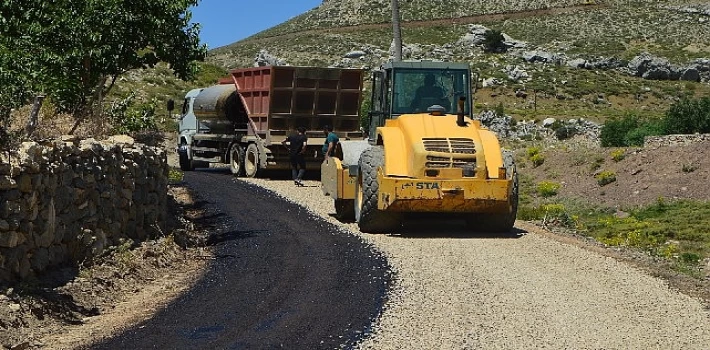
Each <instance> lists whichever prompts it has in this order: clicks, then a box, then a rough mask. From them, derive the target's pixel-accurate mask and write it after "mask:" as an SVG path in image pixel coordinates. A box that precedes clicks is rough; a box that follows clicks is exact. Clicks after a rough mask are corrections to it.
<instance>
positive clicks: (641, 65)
mask: <svg viewBox="0 0 710 350" xmlns="http://www.w3.org/2000/svg"><path fill="white" fill-rule="evenodd" d="M628 68H629V69H630V70H631V73H632V74H633V75H635V76H637V77H642V78H644V79H653V80H663V79H668V78H670V76H671V64H670V62H669V61H668V60H667V59H665V58H661V57H656V56H653V55H651V54H650V53H648V52H644V53H641V54H640V55H638V56H636V57H634V58H633V59H632V60H631V61H630V62H629V64H628Z"/></svg>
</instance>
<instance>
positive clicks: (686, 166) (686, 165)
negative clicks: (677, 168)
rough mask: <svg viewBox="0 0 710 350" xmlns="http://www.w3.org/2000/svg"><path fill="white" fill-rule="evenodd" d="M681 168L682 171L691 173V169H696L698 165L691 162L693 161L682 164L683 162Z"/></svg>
mask: <svg viewBox="0 0 710 350" xmlns="http://www.w3.org/2000/svg"><path fill="white" fill-rule="evenodd" d="M681 170H682V171H683V172H684V173H692V172H693V171H695V170H698V165H697V164H695V163H693V162H690V163H684V164H683V167H682V168H681Z"/></svg>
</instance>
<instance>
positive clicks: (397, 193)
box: [321, 62, 518, 233]
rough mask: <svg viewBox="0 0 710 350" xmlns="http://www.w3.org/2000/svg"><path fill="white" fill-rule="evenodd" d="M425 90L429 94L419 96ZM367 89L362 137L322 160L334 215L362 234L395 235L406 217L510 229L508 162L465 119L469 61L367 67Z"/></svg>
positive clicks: (512, 208)
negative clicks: (366, 128)
mask: <svg viewBox="0 0 710 350" xmlns="http://www.w3.org/2000/svg"><path fill="white" fill-rule="evenodd" d="M427 85H428V87H427V88H420V86H427ZM427 89H428V90H430V91H433V92H434V94H433V95H432V94H430V95H428V96H427V95H426V94H424V93H420V92H422V91H425V90H427ZM371 93H372V100H371V110H370V112H369V113H368V117H369V121H370V127H369V132H368V135H367V140H364V141H356V140H352V141H347V140H346V141H342V142H340V144H339V147H338V148H337V150H336V155H335V156H333V157H330V158H329V159H327V160H326V161H324V162H323V163H322V164H321V181H322V189H323V193H324V194H325V195H327V196H330V197H332V198H333V199H334V204H335V214H336V217H338V218H340V219H343V220H352V219H354V220H355V221H356V222H357V223H358V226H359V228H360V230H361V231H363V232H369V233H388V232H392V231H396V230H397V229H398V228H400V227H401V225H402V222H403V221H405V220H407V219H408V218H411V217H413V216H415V217H428V218H437V217H439V218H447V219H450V218H456V219H463V220H465V222H466V224H467V225H468V226H469V227H471V228H473V229H475V230H482V231H490V232H504V231H509V230H510V229H512V227H513V224H514V222H515V216H516V213H517V207H518V175H517V171H516V168H515V162H514V159H513V155H512V153H510V152H508V151H503V150H502V149H501V146H500V144H499V141H498V139H497V137H496V135H495V133H493V132H492V131H490V130H488V129H486V128H485V127H484V126H482V125H481V123H480V122H479V121H478V120H474V119H472V118H471V117H470V116H471V113H472V103H471V100H472V99H471V96H472V89H471V72H470V68H469V65H468V64H466V63H446V62H390V63H387V64H385V65H383V67H382V68H381V69H379V70H376V71H374V73H373V76H372V91H371Z"/></svg>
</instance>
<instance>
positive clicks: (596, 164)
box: [589, 156, 604, 171]
mask: <svg viewBox="0 0 710 350" xmlns="http://www.w3.org/2000/svg"><path fill="white" fill-rule="evenodd" d="M602 164H604V157H602V156H595V157H594V160H593V161H592V164H591V165H590V166H589V170H590V171H596V170H597V169H599V168H601V167H602Z"/></svg>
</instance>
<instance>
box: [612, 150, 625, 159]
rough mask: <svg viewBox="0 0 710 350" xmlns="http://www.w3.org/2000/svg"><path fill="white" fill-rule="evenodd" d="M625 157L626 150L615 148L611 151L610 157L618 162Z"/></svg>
mask: <svg viewBox="0 0 710 350" xmlns="http://www.w3.org/2000/svg"><path fill="white" fill-rule="evenodd" d="M624 158H626V151H624V150H623V149H617V150H616V151H613V152H611V159H612V160H613V161H615V162H620V161H622V160H624Z"/></svg>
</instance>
